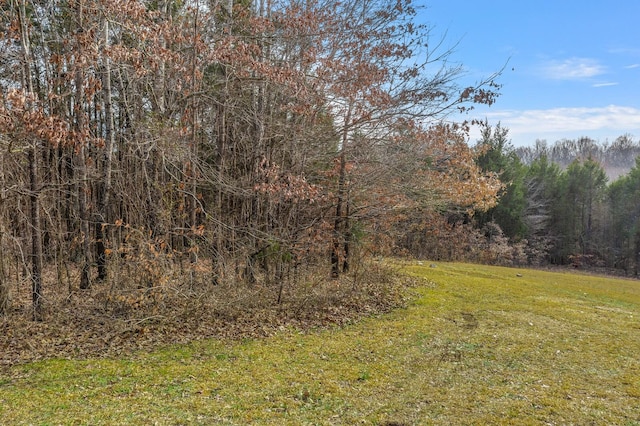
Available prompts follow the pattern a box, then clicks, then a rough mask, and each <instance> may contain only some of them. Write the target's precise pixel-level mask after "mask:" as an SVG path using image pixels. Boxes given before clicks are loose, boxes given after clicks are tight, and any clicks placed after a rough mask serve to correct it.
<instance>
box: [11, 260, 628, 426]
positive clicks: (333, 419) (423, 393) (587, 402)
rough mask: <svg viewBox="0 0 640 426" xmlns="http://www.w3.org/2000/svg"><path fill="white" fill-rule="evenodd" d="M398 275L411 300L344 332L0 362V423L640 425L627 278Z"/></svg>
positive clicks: (470, 268)
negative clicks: (420, 280)
mask: <svg viewBox="0 0 640 426" xmlns="http://www.w3.org/2000/svg"><path fill="white" fill-rule="evenodd" d="M429 266H435V267H429ZM402 268H403V269H404V270H406V271H408V272H409V273H411V274H415V275H417V276H420V277H424V278H425V279H426V280H427V281H425V282H424V284H422V285H421V286H419V287H417V288H415V289H413V290H412V291H413V292H414V296H413V298H412V301H411V303H410V304H409V305H408V306H407V307H406V308H402V309H396V310H394V311H393V312H391V313H387V314H383V315H377V316H375V317H369V318H368V319H364V320H362V321H359V322H357V323H354V324H351V325H346V326H343V327H336V328H330V329H321V330H320V329H319V330H317V331H306V332H301V331H299V330H296V329H292V328H283V329H282V330H281V331H280V332H279V333H278V334H277V335H275V336H272V337H269V338H263V339H245V340H242V341H231V340H206V341H201V342H197V343H191V344H187V345H179V346H172V347H167V348H165V349H162V350H158V351H154V352H151V353H144V352H140V353H137V354H136V355H135V356H127V357H125V358H119V357H115V358H112V359H88V360H85V361H74V360H49V361H42V362H35V363H28V364H25V365H21V366H14V367H11V368H9V369H8V370H6V371H4V372H3V373H2V375H0V423H2V424H87V423H91V424H124V423H126V424H134V425H135V424H140V425H142V424H158V425H164V424H221V425H246V424H255V425H261V424H264V425H268V424H289V425H301V424H314V425H320V424H326V425H353V424H368V425H423V424H425V425H426V424H443V425H444V424H447V425H450V424H454V425H455V424H626V425H637V424H640V414H639V413H640V410H638V407H640V360H639V358H638V354H637V350H638V348H640V325H639V323H638V318H639V317H640V283H639V282H638V281H632V280H621V279H612V278H607V277H597V276H588V275H579V274H574V273H558V272H546V271H534V270H524V269H518V270H517V269H509V268H499V267H489V266H477V265H468V264H437V265H428V264H425V265H416V264H407V265H404V266H402Z"/></svg>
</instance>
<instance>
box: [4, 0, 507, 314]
mask: <svg viewBox="0 0 640 426" xmlns="http://www.w3.org/2000/svg"><path fill="white" fill-rule="evenodd" d="M416 13H417V12H416V9H414V7H413V6H412V4H411V2H410V1H409V0H379V1H369V0H349V1H347V2H341V3H339V4H335V3H334V2H326V1H323V0H313V1H311V0H310V1H304V2H301V1H295V0H282V1H278V0H256V1H253V2H251V1H246V0H224V1H215V0H209V1H205V0H193V1H186V2H178V1H169V0H163V1H134V0H128V1H123V2H107V1H101V0H68V1H53V2H40V1H33V0H31V1H29V0H5V1H3V2H1V3H0V30H1V31H0V34H2V36H1V37H2V39H1V40H0V51H1V55H0V58H1V59H0V77H1V78H0V93H1V97H2V101H1V104H0V189H1V192H0V246H1V250H0V253H1V255H0V256H1V258H0V302H1V303H0V308H1V309H2V310H3V311H7V309H8V307H9V302H10V299H11V297H10V296H11V293H12V291H13V290H12V289H14V288H15V289H17V290H16V293H19V292H20V291H21V289H22V288H23V287H21V286H24V285H25V282H28V283H29V284H30V286H31V295H32V317H33V319H36V320H42V319H43V311H42V306H43V301H46V300H47V292H49V291H51V289H52V288H55V289H57V290H56V291H60V289H61V288H64V289H66V290H65V291H67V292H69V294H71V293H75V292H77V291H82V290H83V289H91V288H94V287H95V286H100V288H101V289H102V290H101V291H102V293H101V294H102V296H101V297H102V298H103V302H104V303H105V306H109V304H112V305H113V304H118V303H125V304H128V305H135V304H136V303H139V302H140V298H142V297H143V296H144V297H145V298H155V297H161V296H162V293H163V291H165V289H166V288H167V286H169V285H171V286H177V285H194V284H195V283H197V284H198V285H200V286H204V288H207V287H213V286H219V285H225V286H247V288H249V287H251V286H253V285H256V284H260V285H266V286H276V288H278V289H279V293H278V294H279V296H278V302H279V301H280V300H281V297H282V294H283V289H284V288H285V287H287V286H295V285H298V284H300V283H303V282H304V281H305V277H306V276H309V275H310V274H317V273H318V271H325V272H324V273H326V276H327V277H333V278H334V279H337V278H339V277H340V276H341V275H343V274H346V273H350V272H353V271H354V270H356V271H357V270H358V268H357V267H355V268H354V266H357V265H358V264H359V263H360V262H362V260H363V258H364V256H370V255H373V254H387V253H396V252H397V250H398V246H397V242H398V241H401V240H403V239H407V238H410V237H409V236H408V235H407V233H406V232H405V229H406V228H405V226H409V225H410V224H414V225H415V226H424V223H423V222H424V220H425V217H430V216H433V217H435V216H438V215H440V214H441V213H442V212H449V213H450V214H452V215H460V214H467V213H468V212H470V211H472V210H478V211H482V210H485V209H487V208H489V207H492V206H493V205H494V204H495V201H496V195H497V193H498V191H499V190H500V188H501V186H502V184H501V183H500V181H499V180H498V176H497V174H496V173H495V172H493V171H484V170H483V169H482V168H481V167H480V166H479V165H478V164H476V162H475V161H474V158H475V156H476V154H477V152H476V151H475V150H474V149H472V148H470V147H469V146H468V144H467V143H466V139H467V136H466V131H467V130H468V127H467V124H465V123H461V124H451V123H445V122H443V121H442V120H441V119H442V118H444V117H445V116H446V115H447V114H448V113H449V112H451V111H453V110H456V111H464V110H465V109H468V108H470V107H472V105H473V104H474V103H484V104H491V103H493V102H494V101H495V98H496V96H497V91H498V89H499V86H498V84H497V83H496V82H495V81H494V80H495V78H496V77H497V76H498V74H495V75H490V76H487V77H486V79H483V80H481V81H478V82H477V84H475V85H473V86H471V87H468V86H462V85H460V84H459V77H460V76H461V75H462V72H463V69H462V67H461V66H460V65H457V64H455V63H453V62H450V61H447V58H448V56H449V54H450V50H448V48H447V47H446V46H445V44H444V41H443V40H442V39H439V38H437V37H435V36H434V35H432V34H431V28H429V27H428V26H425V25H424V24H420V23H418V22H416ZM414 225H411V226H414ZM45 272H46V273H45ZM178 276H179V278H177V277H178ZM176 280H177V281H176ZM178 283H179V284H178ZM154 300H155V299H154Z"/></svg>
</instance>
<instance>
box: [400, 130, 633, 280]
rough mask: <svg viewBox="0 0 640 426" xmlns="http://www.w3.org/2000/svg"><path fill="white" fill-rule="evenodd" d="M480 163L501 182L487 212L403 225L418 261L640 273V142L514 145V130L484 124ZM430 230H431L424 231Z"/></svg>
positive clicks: (407, 245) (626, 139) (461, 213)
mask: <svg viewBox="0 0 640 426" xmlns="http://www.w3.org/2000/svg"><path fill="white" fill-rule="evenodd" d="M475 149H476V150H477V153H478V157H477V159H476V163H477V165H478V166H479V167H480V168H481V169H482V170H483V171H484V172H485V173H495V174H496V175H497V176H499V178H500V181H501V182H502V185H503V187H502V190H501V191H500V193H499V200H498V204H497V205H496V206H494V207H492V208H491V209H489V210H486V211H474V212H465V211H458V212H451V211H448V212H445V213H443V214H442V215H441V216H440V217H439V218H434V217H433V216H431V217H429V218H427V219H424V222H425V223H429V224H430V225H428V226H427V225H423V226H418V225H417V224H415V223H412V224H405V228H406V229H416V230H418V231H419V232H414V233H408V234H406V239H405V240H404V241H403V247H404V248H406V249H408V250H409V251H410V252H412V253H413V254H414V255H415V256H418V257H424V258H435V259H447V260H470V261H478V262H484V263H494V264H505V265H518V264H521V265H525V264H527V265H532V264H533V265H571V266H574V267H580V268H582V267H604V268H609V269H610V270H617V271H619V272H624V273H626V274H631V275H638V273H639V271H640V162H638V161H637V160H636V159H637V158H639V157H638V156H639V155H640V143H638V142H634V141H633V140H632V138H631V136H629V135H624V136H621V137H619V138H617V139H616V140H615V141H614V142H613V143H611V144H599V143H597V142H596V141H594V140H593V139H590V138H586V137H585V138H580V139H577V140H561V141H558V142H556V143H554V144H553V145H547V143H546V142H544V141H536V143H535V145H534V146H532V147H522V148H514V147H513V146H512V145H511V143H510V142H509V139H508V129H506V128H503V127H501V126H500V125H497V126H495V127H493V128H492V127H491V126H489V125H488V124H487V123H485V125H484V128H483V132H482V138H481V139H480V140H479V141H478V143H477V144H476V146H475ZM425 231H426V232H425Z"/></svg>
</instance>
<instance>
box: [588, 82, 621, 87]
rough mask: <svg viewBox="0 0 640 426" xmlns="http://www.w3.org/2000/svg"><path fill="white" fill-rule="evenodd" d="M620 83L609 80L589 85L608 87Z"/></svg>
mask: <svg viewBox="0 0 640 426" xmlns="http://www.w3.org/2000/svg"><path fill="white" fill-rule="evenodd" d="M618 84H620V83H617V82H610V83H595V84H593V85H592V86H591V87H609V86H617V85H618Z"/></svg>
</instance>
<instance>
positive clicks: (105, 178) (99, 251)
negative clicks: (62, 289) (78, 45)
mask: <svg viewBox="0 0 640 426" xmlns="http://www.w3.org/2000/svg"><path fill="white" fill-rule="evenodd" d="M104 43H105V47H108V46H109V20H107V19H105V21H104ZM104 68H105V69H104V76H103V78H104V80H103V84H102V86H103V97H104V115H105V117H104V119H105V146H104V154H103V156H102V182H101V183H100V186H99V189H98V194H97V195H98V202H97V215H96V221H95V222H96V224H95V226H96V262H97V267H98V280H101V281H103V280H105V279H106V278H107V254H106V244H105V243H106V238H107V236H106V234H105V232H104V231H105V227H104V224H106V223H109V215H108V208H109V202H110V196H111V171H112V164H113V145H114V143H115V140H114V139H115V137H114V120H113V105H112V103H111V62H110V60H109V58H108V57H105V59H104Z"/></svg>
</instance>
